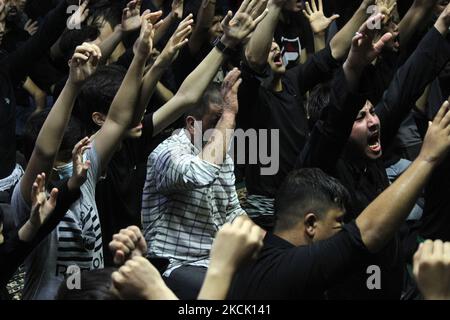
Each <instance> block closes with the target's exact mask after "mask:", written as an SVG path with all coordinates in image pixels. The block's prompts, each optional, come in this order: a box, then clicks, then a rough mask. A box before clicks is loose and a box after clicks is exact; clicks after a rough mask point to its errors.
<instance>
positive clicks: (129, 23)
mask: <svg viewBox="0 0 450 320" xmlns="http://www.w3.org/2000/svg"><path fill="white" fill-rule="evenodd" d="M140 26H141V0H133V1H130V2H129V3H128V4H127V6H126V7H125V8H124V9H123V11H122V23H121V27H122V31H124V32H132V31H135V30H138V29H139V28H140Z"/></svg>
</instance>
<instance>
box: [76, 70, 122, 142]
mask: <svg viewBox="0 0 450 320" xmlns="http://www.w3.org/2000/svg"><path fill="white" fill-rule="evenodd" d="M125 74H126V70H125V68H123V67H121V66H117V65H109V66H101V67H99V68H98V69H97V71H96V72H95V73H94V74H93V75H92V76H91V77H89V78H88V79H87V80H86V82H85V83H84V84H83V86H82V87H81V90H80V94H79V95H78V99H77V102H76V106H75V110H74V114H75V115H76V116H77V117H78V118H79V119H81V120H82V122H83V124H84V125H86V128H87V129H88V130H89V132H90V133H92V132H94V131H97V129H98V128H97V127H96V126H95V124H94V122H93V121H92V114H93V113H94V112H100V113H102V114H104V115H107V114H108V112H109V108H110V107H111V104H112V102H113V100H114V97H115V96H116V94H117V92H118V91H119V88H120V86H121V85H122V81H123V79H124V78H125Z"/></svg>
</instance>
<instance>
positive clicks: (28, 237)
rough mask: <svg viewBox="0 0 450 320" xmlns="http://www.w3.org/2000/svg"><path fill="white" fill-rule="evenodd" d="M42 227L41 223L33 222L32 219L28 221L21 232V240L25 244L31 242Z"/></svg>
mask: <svg viewBox="0 0 450 320" xmlns="http://www.w3.org/2000/svg"><path fill="white" fill-rule="evenodd" d="M40 227H41V225H40V223H37V222H36V221H35V222H32V218H30V219H28V220H27V222H25V224H24V225H23V226H22V228H20V230H19V233H18V235H19V239H20V241H23V242H31V241H32V240H33V238H34V237H35V235H36V233H37V232H38V230H39V228H40Z"/></svg>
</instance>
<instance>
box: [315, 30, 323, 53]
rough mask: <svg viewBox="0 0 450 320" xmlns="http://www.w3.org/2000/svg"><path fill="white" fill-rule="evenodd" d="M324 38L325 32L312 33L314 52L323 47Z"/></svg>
mask: <svg viewBox="0 0 450 320" xmlns="http://www.w3.org/2000/svg"><path fill="white" fill-rule="evenodd" d="M325 45H326V39H325V33H323V32H321V33H315V34H314V52H319V51H320V50H323V49H325Z"/></svg>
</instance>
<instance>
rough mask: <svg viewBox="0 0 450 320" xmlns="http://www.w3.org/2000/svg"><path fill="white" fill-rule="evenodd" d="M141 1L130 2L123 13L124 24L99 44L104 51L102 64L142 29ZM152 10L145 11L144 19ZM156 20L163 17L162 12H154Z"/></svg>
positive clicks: (118, 26)
mask: <svg viewBox="0 0 450 320" xmlns="http://www.w3.org/2000/svg"><path fill="white" fill-rule="evenodd" d="M140 12H141V0H133V1H130V2H129V3H128V4H127V6H126V7H125V8H124V9H123V11H122V22H121V23H120V24H119V25H117V26H116V28H115V29H114V32H113V33H111V35H110V36H109V37H108V38H106V39H105V40H104V41H103V42H102V43H100V44H99V47H100V49H101V50H102V60H101V61H100V62H101V63H105V62H106V61H107V60H108V59H109V57H110V56H111V54H112V53H113V52H114V50H115V49H116V47H117V46H118V45H119V43H120V42H121V41H122V40H123V39H124V38H125V37H126V36H127V35H128V34H130V33H133V32H135V31H137V30H139V29H140V28H141V14H140ZM149 13H150V10H146V11H144V13H143V14H142V17H143V16H145V15H147V14H149ZM153 15H156V17H155V18H156V19H157V18H159V17H160V16H161V15H162V11H158V12H154V13H153Z"/></svg>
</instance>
